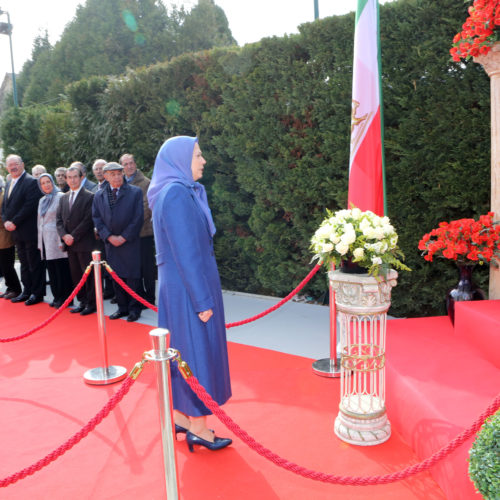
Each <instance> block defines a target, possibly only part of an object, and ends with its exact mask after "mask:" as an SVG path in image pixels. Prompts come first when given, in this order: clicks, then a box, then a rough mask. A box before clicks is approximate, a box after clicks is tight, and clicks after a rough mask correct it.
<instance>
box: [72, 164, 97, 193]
mask: <svg viewBox="0 0 500 500" xmlns="http://www.w3.org/2000/svg"><path fill="white" fill-rule="evenodd" d="M70 167H78V168H79V169H80V171H81V172H82V186H83V187H84V188H85V189H86V190H87V191H90V192H91V193H92V192H93V190H94V188H95V186H96V183H95V182H92V181H91V180H90V179H87V167H86V166H85V165H84V164H83V163H82V162H81V161H74V162H73V163H72V164H71V165H70Z"/></svg>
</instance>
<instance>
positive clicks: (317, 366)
mask: <svg viewBox="0 0 500 500" xmlns="http://www.w3.org/2000/svg"><path fill="white" fill-rule="evenodd" d="M312 369H313V372H314V373H315V374H316V375H319V376H320V377H331V378H338V377H340V363H335V361H334V360H333V359H330V358H324V359H318V360H317V361H315V362H314V363H313V364H312Z"/></svg>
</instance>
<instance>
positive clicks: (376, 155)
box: [348, 0, 386, 216]
mask: <svg viewBox="0 0 500 500" xmlns="http://www.w3.org/2000/svg"><path fill="white" fill-rule="evenodd" d="M380 67H381V65H380V36H379V14H378V0H358V9H357V11H356V28H355V34H354V63H353V81H352V113H351V155H350V162H349V195H348V208H350V207H351V204H352V205H354V206H356V207H358V208H360V209H361V210H363V211H364V210H371V211H372V212H374V213H376V214H377V215H380V216H383V215H385V212H386V210H385V186H384V152H383V127H382V106H381V104H382V92H381V85H380Z"/></svg>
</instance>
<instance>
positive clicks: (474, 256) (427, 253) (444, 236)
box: [418, 0, 500, 264]
mask: <svg viewBox="0 0 500 500" xmlns="http://www.w3.org/2000/svg"><path fill="white" fill-rule="evenodd" d="M484 1H486V0H484ZM493 215H494V214H493V212H488V213H487V214H486V215H481V216H480V217H479V220H477V221H476V220H474V219H459V220H454V221H451V222H440V223H439V226H438V227H437V228H436V229H433V230H432V231H431V232H430V233H427V234H424V236H423V237H422V239H421V240H420V242H419V244H418V249H419V250H422V255H423V256H424V259H425V260H427V261H429V262H432V261H433V258H434V256H440V257H444V258H445V259H450V260H456V261H458V262H460V263H467V262H479V263H480V264H483V263H485V262H492V261H493V262H495V263H496V262H497V261H500V224H499V223H497V222H493Z"/></svg>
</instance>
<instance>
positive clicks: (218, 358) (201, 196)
mask: <svg viewBox="0 0 500 500" xmlns="http://www.w3.org/2000/svg"><path fill="white" fill-rule="evenodd" d="M205 163H206V161H205V159H204V158H203V156H202V153H201V150H200V147H199V145H198V139H197V138H196V137H186V136H178V137H172V138H170V139H168V140H167V141H166V142H165V143H164V144H163V145H162V147H161V148H160V150H159V152H158V155H157V157H156V161H155V167H154V172H153V177H152V179H151V184H150V187H149V190H148V201H149V206H150V207H151V209H152V211H153V226H154V234H155V242H156V251H157V255H156V260H157V265H158V281H159V300H158V326H160V327H163V328H167V329H168V330H169V331H170V334H171V340H170V345H171V347H173V348H175V349H178V350H179V351H180V353H181V356H182V358H183V359H184V360H186V361H187V363H188V364H189V366H190V367H191V369H192V371H193V373H194V375H195V376H196V377H197V378H198V380H199V381H200V383H201V385H202V386H203V387H205V389H206V390H207V391H208V393H209V394H210V395H211V396H212V398H213V399H214V400H215V401H217V403H218V404H219V405H222V404H223V403H225V402H226V401H227V400H228V399H229V398H230V397H231V383H230V378H229V364H228V357H227V340H226V328H225V318H224V305H223V301H222V291H221V285H220V279H219V272H218V270H217V263H216V261H215V256H214V248H213V235H214V233H215V226H214V223H213V220H212V214H211V212H210V208H209V206H208V202H207V195H206V192H205V188H204V187H203V186H202V185H201V184H199V183H198V182H196V181H198V180H199V179H201V177H202V175H203V169H204V166H205ZM171 374H172V398H173V406H174V420H175V424H176V425H175V428H176V432H186V441H187V444H188V446H189V449H190V451H193V445H194V444H197V445H202V446H205V447H206V448H208V449H210V450H218V449H221V448H224V447H226V446H228V445H229V444H231V440H230V439H224V438H219V437H216V436H215V435H214V433H213V431H211V430H210V429H208V427H207V423H206V416H207V415H209V414H210V413H211V412H210V410H208V409H207V408H206V407H205V405H204V404H203V403H202V402H201V401H200V400H199V399H198V397H197V396H196V394H194V393H193V391H192V390H191V388H190V387H189V385H188V384H187V383H186V381H185V380H184V379H183V378H182V376H181V375H180V374H179V372H178V370H177V368H176V367H173V368H172V370H171Z"/></svg>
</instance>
